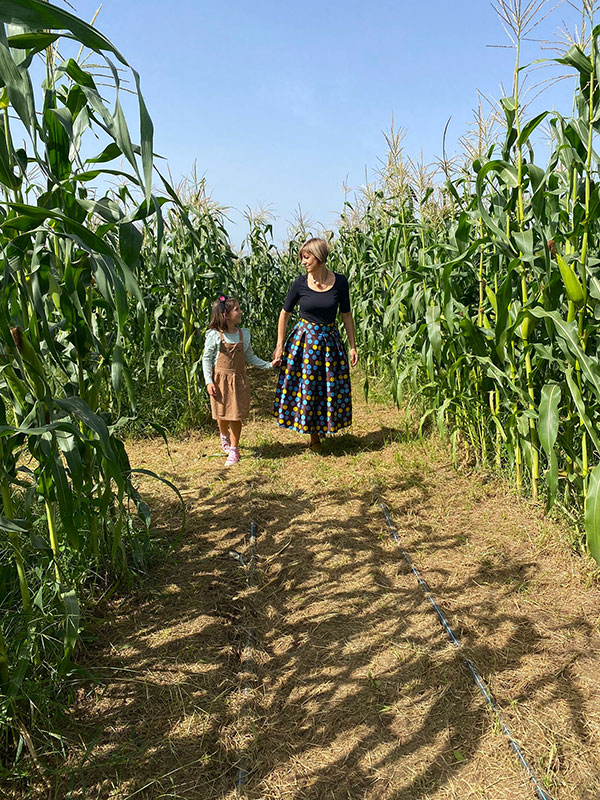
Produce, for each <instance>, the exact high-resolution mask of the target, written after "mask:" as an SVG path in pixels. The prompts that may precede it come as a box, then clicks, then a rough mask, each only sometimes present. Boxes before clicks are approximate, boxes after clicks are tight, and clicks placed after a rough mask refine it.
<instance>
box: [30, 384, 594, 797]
mask: <svg viewBox="0 0 600 800" xmlns="http://www.w3.org/2000/svg"><path fill="white" fill-rule="evenodd" d="M357 383H358V382H357ZM270 388H271V387H270V384H269V382H268V379H267V383H266V384H259V389H260V390H261V391H262V395H261V396H260V397H259V405H258V411H257V413H256V414H255V417H254V419H253V420H252V421H251V422H250V423H249V424H248V426H247V427H246V428H245V430H244V438H243V441H242V445H243V451H242V454H243V460H242V462H241V463H240V465H239V466H238V467H236V468H235V469H231V470H225V469H224V468H223V464H222V461H223V459H221V458H208V457H207V456H209V455H212V454H214V453H215V452H216V444H217V442H216V437H212V438H211V437H201V436H199V435H193V436H190V437H189V438H188V439H187V440H185V441H178V442H175V443H173V444H172V446H171V453H172V461H170V460H169V458H168V457H167V454H166V451H165V448H164V445H162V444H161V443H159V442H157V441H152V442H140V443H136V444H134V445H132V446H131V448H130V455H131V459H132V462H133V463H134V464H135V465H137V466H143V467H147V468H151V469H153V470H155V471H158V472H159V473H161V474H163V475H165V476H166V477H169V478H170V479H171V480H174V481H176V483H177V484H178V486H180V487H181V489H182V493H183V495H184V497H185V499H186V503H187V507H188V512H189V525H188V529H187V532H186V535H185V538H184V542H183V545H182V546H181V548H180V549H179V551H178V552H177V554H176V555H175V556H174V557H173V558H171V559H168V560H167V561H166V563H165V564H164V565H162V566H161V568H160V569H158V570H157V571H156V573H155V574H154V575H153V577H152V581H151V584H150V587H149V588H148V589H147V590H146V591H145V592H140V593H138V595H136V596H135V597H130V598H127V599H125V600H124V601H122V602H121V603H120V604H119V603H115V604H114V605H113V606H112V607H111V608H110V609H108V611H107V615H106V619H105V620H104V621H103V622H102V623H101V624H99V625H98V629H97V631H96V634H97V640H96V642H95V643H94V645H93V646H90V647H89V649H88V651H87V652H86V653H84V654H82V657H83V660H84V661H85V662H86V663H88V664H89V665H92V666H93V668H94V670H95V672H96V674H97V675H99V676H100V677H101V682H100V683H99V684H97V685H89V684H85V685H84V684H82V685H81V686H80V687H79V689H78V693H77V701H76V703H75V705H74V707H73V710H72V712H71V713H70V715H69V719H68V720H67V722H66V723H65V735H66V736H67V738H68V739H69V751H68V754H67V761H66V766H65V765H59V766H57V769H56V772H55V774H54V775H53V776H52V783H53V786H54V794H53V797H54V798H56V800H59V799H60V800H63V799H65V800H66V799H67V798H68V799H69V800H74V799H75V798H78V800H79V799H81V800H82V799H83V798H94V800H117V799H118V800H126V798H134V797H135V798H139V800H142V798H144V799H145V800H150V798H152V799H153V800H154V799H155V798H156V800H158V798H173V799H175V798H182V799H183V798H185V799H186V800H192V799H193V800H196V799H197V798H201V800H216V799H217V798H219V799H220V800H227V799H228V798H233V797H235V796H236V782H237V779H238V770H239V769H240V767H241V768H243V769H248V770H249V775H248V777H247V782H246V783H245V786H244V789H243V795H244V796H245V797H247V798H249V800H259V798H264V799H265V800H266V799H267V798H268V800H284V798H285V800H301V799H302V800H307V799H309V798H310V800H328V799H329V798H331V799H332V800H342V798H344V800H347V798H356V799H357V800H358V798H361V799H363V798H364V799H365V800H391V799H392V798H394V800H467V799H468V798H473V800H475V798H477V800H530V799H531V798H532V797H533V796H534V794H533V791H532V788H531V786H530V785H529V784H528V782H527V778H526V776H525V775H524V773H523V771H522V769H521V767H520V766H519V765H518V764H517V763H516V760H515V758H514V756H513V754H512V752H511V751H510V750H509V748H508V746H507V745H506V742H505V740H504V738H503V736H502V735H501V733H500V732H499V731H498V730H497V727H496V725H495V723H494V719H493V717H492V716H491V715H490V713H489V712H488V710H487V709H486V708H485V705H484V703H483V701H482V699H481V697H480V695H479V693H478V691H477V689H476V687H475V686H474V684H473V682H472V679H471V678H470V676H469V674H468V672H467V671H466V669H465V667H464V664H463V660H462V655H461V653H459V652H457V651H456V649H455V648H454V647H452V646H451V645H450V644H449V643H448V641H447V639H446V637H445V635H444V633H443V631H442V629H441V627H440V626H439V623H438V621H437V618H436V617H435V616H434V615H433V614H432V613H431V610H430V607H429V604H428V603H427V601H426V600H425V598H424V597H423V595H422V593H421V590H420V589H419V588H418V586H417V584H416V582H415V579H414V576H413V575H412V574H411V573H410V572H408V571H407V570H406V568H405V566H404V562H403V561H402V559H401V557H400V554H399V552H398V549H397V548H396V546H395V545H394V543H393V542H392V541H391V540H390V538H389V535H388V532H387V528H386V526H385V522H384V519H383V517H382V515H381V511H380V510H379V508H378V506H377V505H376V504H374V502H373V496H372V492H371V480H372V479H373V478H375V479H376V480H377V482H378V483H379V485H380V486H382V487H384V488H383V490H382V491H383V494H384V497H385V500H386V502H387V503H388V505H389V507H390V509H391V511H392V514H393V516H394V520H395V522H396V524H397V526H398V529H399V531H400V534H401V536H402V538H403V542H404V546H405V547H406V549H407V550H408V551H409V552H410V553H411V555H412V556H413V558H414V559H415V561H416V563H417V566H418V567H419V569H420V570H421V571H422V572H423V574H424V575H425V577H426V579H427V580H428V582H429V583H430V585H431V587H432V588H433V590H434V592H435V593H436V595H437V597H438V600H439V601H440V603H441V605H442V606H443V608H444V610H445V611H446V612H447V614H448V616H449V618H450V621H451V623H452V624H453V626H454V627H455V630H457V631H458V632H459V633H460V635H461V637H462V640H463V642H464V653H465V655H467V656H468V657H469V658H471V659H472V660H473V661H474V663H475V664H476V665H477V666H478V668H479V669H480V670H481V671H482V673H483V674H484V675H485V677H486V678H487V679H488V680H489V681H490V684H491V686H492V688H493V690H494V692H495V694H496V696H497V698H498V701H499V703H500V705H501V707H502V709H503V712H504V715H505V717H506V721H507V722H508V723H509V725H510V726H511V728H512V729H513V731H514V733H515V734H516V736H517V738H518V741H519V743H520V744H521V745H522V746H523V749H524V752H525V754H526V755H527V757H528V759H529V760H530V762H531V764H532V766H533V767H534V769H535V770H536V772H537V774H538V776H539V778H540V779H541V780H542V781H544V783H545V784H546V785H547V786H548V788H549V791H550V793H551V794H552V796H553V797H554V798H555V800H575V799H577V800H592V798H596V797H597V785H598V777H599V776H600V759H599V757H598V753H599V752H600V748H599V744H600V742H599V735H600V690H599V689H598V679H597V676H598V674H599V673H600V670H599V667H600V647H599V646H600V636H599V632H598V622H599V620H600V602H599V599H600V598H599V592H598V589H597V588H596V587H595V586H594V585H593V584H592V585H589V581H587V580H586V569H587V567H585V565H582V560H576V559H575V558H574V557H573V556H572V555H571V554H570V552H569V549H568V546H567V545H566V537H565V535H564V532H562V531H561V530H560V529H559V528H558V527H557V526H555V525H553V524H552V523H550V522H549V521H548V520H547V519H545V518H544V517H543V516H542V514H541V512H540V510H539V509H538V508H537V507H535V506H533V505H532V504H530V503H527V502H524V501H519V500H517V499H516V498H515V497H514V496H512V495H511V494H510V493H509V492H508V491H507V490H506V489H505V488H503V487H498V486H497V485H496V484H493V485H492V484H485V483H483V482H482V481H481V480H480V479H479V478H478V477H477V476H476V475H474V474H458V473H457V472H456V471H454V470H453V469H452V468H451V467H450V465H449V464H448V455H447V452H446V450H445V449H444V447H443V446H442V445H441V444H440V443H439V442H437V441H436V440H435V439H431V440H427V441H419V440H417V439H414V438H411V436H410V430H409V428H407V426H406V425H405V424H403V423H402V424H401V422H400V417H399V414H398V412H396V410H394V409H391V408H389V407H386V406H384V405H377V404H372V405H370V406H368V407H367V406H365V404H364V403H363V402H362V400H361V398H360V397H359V396H358V395H356V396H355V404H356V413H355V425H354V428H353V433H352V435H346V436H342V437H339V438H336V439H334V440H331V441H328V442H327V443H326V445H325V448H324V454H323V455H322V456H318V455H315V454H313V453H310V452H308V451H307V450H306V443H305V441H304V439H302V438H301V437H299V436H297V435H295V434H293V433H290V432H283V431H280V430H278V429H277V428H275V427H274V425H273V423H272V422H271V420H270V418H269V417H268V413H267V408H268V393H269V391H270ZM253 456H256V457H255V458H254V457H253ZM144 490H145V492H146V493H147V495H148V498H149V501H150V502H151V505H152V507H153V509H154V512H155V519H156V520H157V523H158V525H159V526H160V527H162V528H163V529H164V531H165V535H167V536H168V535H170V534H169V531H174V530H175V527H176V525H175V523H176V522H177V515H178V513H179V512H178V510H177V504H176V503H175V502H174V501H173V499H172V497H171V496H169V494H168V491H167V490H166V489H165V490H164V491H163V488H162V487H161V486H159V485H156V484H152V483H150V482H148V483H145V484H144ZM251 518H252V519H254V520H255V521H256V522H257V523H258V525H259V530H260V538H259V540H258V552H259V556H260V558H259V561H258V567H257V572H256V585H255V586H254V587H253V588H248V587H247V586H246V580H245V578H246V573H245V570H244V569H243V568H242V567H241V566H240V565H239V563H238V562H237V561H235V560H234V559H233V558H231V557H230V556H229V555H228V553H229V550H231V549H235V550H237V551H239V552H241V553H246V552H247V534H248V531H249V523H250V519H251ZM249 625H251V626H252V627H253V628H254V630H255V634H256V638H255V643H256V644H255V646H254V647H253V649H252V653H251V655H252V666H253V670H252V672H251V673H243V672H242V671H241V666H242V664H243V658H242V656H243V653H244V648H245V645H246V640H247V633H246V631H247V627H248V626H249ZM22 796H24V795H21V797H22ZM32 796H35V792H33V793H32ZM38 796H40V793H38Z"/></svg>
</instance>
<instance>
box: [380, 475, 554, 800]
mask: <svg viewBox="0 0 600 800" xmlns="http://www.w3.org/2000/svg"><path fill="white" fill-rule="evenodd" d="M373 493H374V494H375V497H376V498H377V500H378V502H379V505H380V506H381V509H382V511H383V515H384V517H385V521H386V522H387V526H388V528H389V529H390V533H391V535H392V537H393V539H394V541H395V542H396V544H397V545H398V546H399V548H400V552H401V553H402V555H403V556H404V559H405V561H406V563H407V564H408V566H409V567H410V569H411V571H412V572H413V574H414V576H415V577H416V579H417V581H418V582H419V586H420V587H421V589H422V590H423V593H424V595H425V597H426V598H427V600H429V602H430V603H431V606H432V608H433V610H434V611H435V613H436V614H437V616H438V619H439V620H440V622H441V624H442V627H443V628H444V630H445V631H446V633H447V634H448V637H449V639H450V641H451V642H452V644H453V645H454V646H455V647H458V648H460V647H461V643H460V641H459V640H458V639H457V638H456V636H455V635H454V631H453V630H452V628H451V627H450V625H449V623H448V620H447V619H446V617H445V615H444V612H443V611H442V609H441V608H440V607H439V606H438V604H437V603H436V601H435V598H434V596H433V594H432V592H431V589H430V588H429V586H428V585H427V583H426V582H425V581H424V580H423V578H422V577H421V575H420V574H419V571H418V569H417V568H416V567H415V565H414V564H413V562H412V559H411V557H410V555H409V554H408V553H407V552H406V550H405V549H404V548H403V547H402V543H401V541H400V536H399V534H398V530H397V528H396V526H395V525H394V523H393V521H392V518H391V516H390V512H389V511H388V507H387V506H386V504H385V503H384V502H383V500H382V499H381V497H380V496H379V493H378V491H377V486H376V485H375V484H373ZM463 661H464V663H465V666H466V667H467V669H468V670H469V672H470V673H471V675H472V677H473V680H474V681H475V685H476V686H477V688H478V689H479V691H480V693H481V695H482V696H483V698H484V700H485V702H486V703H487V706H488V708H489V709H490V711H492V712H493V713H494V714H495V716H496V719H497V721H498V725H499V726H500V728H501V729H502V731H503V733H504V735H505V736H506V738H507V739H508V743H509V745H510V747H511V748H512V749H513V751H514V752H515V754H516V756H517V758H518V759H519V762H520V763H521V765H522V767H523V768H524V769H525V771H526V772H527V775H528V776H529V779H530V780H531V782H532V783H533V785H534V787H535V791H536V794H537V796H538V798H539V800H552V798H551V797H550V795H549V794H548V793H547V792H546V791H545V789H543V788H542V787H541V786H540V783H539V781H538V779H537V778H536V777H535V775H534V774H533V772H532V771H531V767H530V766H529V764H528V763H527V761H526V760H525V756H524V755H523V753H522V752H521V750H520V748H519V745H518V744H517V743H516V742H515V739H514V737H513V735H512V733H511V732H510V730H509V728H508V727H507V725H506V723H505V722H504V720H503V719H502V715H501V713H500V709H499V708H498V706H497V705H496V702H495V700H494V698H493V697H492V694H491V692H490V690H489V687H488V685H487V684H486V682H485V680H484V679H483V677H482V676H481V674H480V673H479V671H478V670H477V669H476V667H475V666H474V665H473V663H472V662H471V661H469V659H468V658H463Z"/></svg>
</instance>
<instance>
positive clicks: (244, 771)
mask: <svg viewBox="0 0 600 800" xmlns="http://www.w3.org/2000/svg"><path fill="white" fill-rule="evenodd" d="M257 538H258V532H257V530H256V525H255V523H254V522H251V523H250V542H249V558H248V563H247V564H244V560H243V558H241V556H240V557H239V558H238V560H239V561H240V563H241V564H242V566H247V568H248V571H247V573H246V586H247V587H248V588H249V589H250V588H252V587H253V586H254V570H255V568H256V540H257ZM234 552H235V551H232V553H230V554H233V553H234ZM236 555H237V556H239V553H237V554H236ZM253 639H254V629H253V627H252V625H251V624H250V623H248V627H247V629H246V647H245V649H244V655H243V659H242V662H243V667H242V669H243V672H244V684H243V687H244V688H243V691H244V697H247V696H248V692H249V691H250V686H249V681H248V675H249V674H251V673H253V672H254V658H253V655H252V643H253ZM249 774H250V769H249V764H248V759H247V758H246V757H245V756H244V755H243V754H242V756H241V758H240V766H239V767H238V777H237V793H238V796H240V797H241V795H242V789H243V787H244V786H245V784H246V783H247V781H248V775H249Z"/></svg>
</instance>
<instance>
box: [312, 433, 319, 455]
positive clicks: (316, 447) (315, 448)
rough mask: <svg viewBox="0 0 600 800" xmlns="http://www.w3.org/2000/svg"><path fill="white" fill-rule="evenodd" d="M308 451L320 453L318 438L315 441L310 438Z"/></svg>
mask: <svg viewBox="0 0 600 800" xmlns="http://www.w3.org/2000/svg"><path fill="white" fill-rule="evenodd" d="M310 449H311V450H312V451H313V453H320V452H321V439H320V438H319V437H317V438H316V439H313V437H312V436H311V437H310Z"/></svg>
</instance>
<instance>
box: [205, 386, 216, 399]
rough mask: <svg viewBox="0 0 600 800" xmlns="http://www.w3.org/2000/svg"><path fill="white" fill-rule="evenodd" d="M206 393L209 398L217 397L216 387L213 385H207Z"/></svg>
mask: <svg viewBox="0 0 600 800" xmlns="http://www.w3.org/2000/svg"><path fill="white" fill-rule="evenodd" d="M206 391H207V392H208V393H209V395H210V396H211V397H216V396H217V387H216V386H215V385H214V383H207V384H206Z"/></svg>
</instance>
